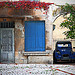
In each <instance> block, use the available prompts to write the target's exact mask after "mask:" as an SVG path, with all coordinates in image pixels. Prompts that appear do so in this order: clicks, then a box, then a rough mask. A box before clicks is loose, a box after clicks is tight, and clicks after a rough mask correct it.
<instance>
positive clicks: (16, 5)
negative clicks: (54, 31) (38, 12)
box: [0, 1, 53, 10]
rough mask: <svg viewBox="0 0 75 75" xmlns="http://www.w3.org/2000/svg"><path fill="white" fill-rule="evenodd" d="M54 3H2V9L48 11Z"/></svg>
mask: <svg viewBox="0 0 75 75" xmlns="http://www.w3.org/2000/svg"><path fill="white" fill-rule="evenodd" d="M51 4H53V3H45V2H35V1H32V2H31V1H14V2H11V1H8V2H7V1H3V2H0V8H13V9H21V8H22V9H34V8H36V9H42V8H43V9H44V10H48V8H49V5H51Z"/></svg>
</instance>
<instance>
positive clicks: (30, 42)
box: [25, 21, 45, 51]
mask: <svg viewBox="0 0 75 75" xmlns="http://www.w3.org/2000/svg"><path fill="white" fill-rule="evenodd" d="M25 51H45V22H44V21H25Z"/></svg>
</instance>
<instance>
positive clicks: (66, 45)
mask: <svg viewBox="0 0 75 75" xmlns="http://www.w3.org/2000/svg"><path fill="white" fill-rule="evenodd" d="M57 47H71V44H57Z"/></svg>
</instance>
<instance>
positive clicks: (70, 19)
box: [60, 4, 75, 39]
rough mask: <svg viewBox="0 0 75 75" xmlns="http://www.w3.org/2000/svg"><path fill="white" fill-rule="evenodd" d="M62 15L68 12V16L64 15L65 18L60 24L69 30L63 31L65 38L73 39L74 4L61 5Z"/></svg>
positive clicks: (74, 26)
mask: <svg viewBox="0 0 75 75" xmlns="http://www.w3.org/2000/svg"><path fill="white" fill-rule="evenodd" d="M61 10H62V13H63V15H66V14H65V12H66V13H67V14H68V13H69V14H70V15H69V16H68V17H65V20H64V21H63V22H62V23H61V24H60V26H61V27H65V28H68V29H69V30H68V31H66V32H64V34H65V35H66V37H67V39H68V38H71V39H75V6H73V5H69V4H66V5H65V6H61Z"/></svg>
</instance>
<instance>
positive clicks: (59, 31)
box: [53, 15, 75, 51]
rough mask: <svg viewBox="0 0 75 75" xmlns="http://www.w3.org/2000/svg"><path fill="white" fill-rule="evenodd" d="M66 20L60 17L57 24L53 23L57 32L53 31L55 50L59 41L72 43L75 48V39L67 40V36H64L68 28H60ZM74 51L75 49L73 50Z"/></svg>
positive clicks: (56, 21)
mask: <svg viewBox="0 0 75 75" xmlns="http://www.w3.org/2000/svg"><path fill="white" fill-rule="evenodd" d="M64 20H65V19H64V18H63V16H62V15H61V16H60V17H58V18H57V19H56V20H55V22H54V23H53V24H54V25H55V30H54V31H53V50H54V49H55V45H56V42H57V41H71V42H72V48H73V47H75V39H65V38H66V36H65V35H64V34H63V33H64V32H65V31H67V30H68V29H67V28H62V27H60V24H61V23H62V22H63V21H64ZM73 50H74V49H73ZM74 51H75V50H74Z"/></svg>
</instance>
